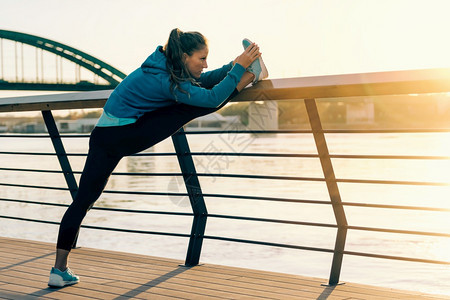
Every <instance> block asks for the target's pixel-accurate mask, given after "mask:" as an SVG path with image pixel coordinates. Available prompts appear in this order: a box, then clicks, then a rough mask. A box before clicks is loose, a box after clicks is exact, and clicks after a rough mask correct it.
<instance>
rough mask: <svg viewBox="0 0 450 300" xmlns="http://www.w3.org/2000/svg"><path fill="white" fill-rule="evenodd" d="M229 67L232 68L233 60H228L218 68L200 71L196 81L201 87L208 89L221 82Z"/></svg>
mask: <svg viewBox="0 0 450 300" xmlns="http://www.w3.org/2000/svg"><path fill="white" fill-rule="evenodd" d="M231 68H233V62H230V63H229V64H226V65H224V66H222V67H221V68H219V69H216V70H212V71H208V72H205V73H202V75H200V79H199V80H198V82H199V83H200V85H201V86H202V87H204V88H206V89H210V88H212V87H214V86H215V85H216V84H218V83H219V82H221V81H222V80H223V79H224V78H225V76H227V74H228V72H229V71H230V70H231Z"/></svg>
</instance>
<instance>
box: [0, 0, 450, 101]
mask: <svg viewBox="0 0 450 300" xmlns="http://www.w3.org/2000/svg"><path fill="white" fill-rule="evenodd" d="M449 14H450V1H449V0H257V1H256V0H245V1H244V0H226V1H219V0H191V1H186V0H170V1H165V0H160V1H155V0H76V1H74V0H70V1H68V0H0V29H6V30H14V31H19V32H25V33H29V34H33V35H38V36H42V37H45V38H49V39H52V40H55V41H58V42H61V43H64V44H67V45H70V46H72V47H75V48H77V49H80V50H82V51H84V52H87V53H89V54H91V55H93V56H95V57H97V58H99V59H101V60H103V61H105V62H107V63H109V64H111V65H113V66H114V67H116V68H118V69H119V70H121V71H123V72H125V73H130V72H131V71H133V70H134V69H135V68H137V67H139V66H140V64H141V63H142V62H143V61H144V60H145V58H146V57H147V56H148V55H149V54H150V53H151V52H153V51H154V49H155V48H156V46H158V45H162V44H164V43H165V42H166V41H167V38H168V35H169V32H170V30H171V29H173V28H176V27H178V28H180V29H181V30H183V31H199V32H201V33H203V34H204V35H205V36H206V37H207V38H208V40H209V48H210V51H209V58H208V63H209V67H210V68H209V69H214V68H217V67H220V66H222V65H223V64H225V63H227V62H229V61H231V60H233V59H234V58H235V57H236V56H238V55H239V54H240V53H241V52H242V45H241V41H242V39H243V38H249V39H250V40H252V41H255V42H256V43H258V44H259V46H260V48H261V52H262V53H263V59H264V61H265V63H266V65H267V67H268V70H269V75H270V78H288V77H299V76H316V75H330V74H348V73H363V72H377V71H390V70H408V69H424V68H440V67H450V55H449V53H450V40H449V38H448V32H449V29H450V16H449ZM1 95H2V93H0V96H1Z"/></svg>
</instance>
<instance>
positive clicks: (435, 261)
mask: <svg viewBox="0 0 450 300" xmlns="http://www.w3.org/2000/svg"><path fill="white" fill-rule="evenodd" d="M343 253H344V254H346V255H355V256H365V257H373V258H383V259H392V260H402V261H411V262H422V263H430V264H438V265H450V261H442V260H433V259H422V258H414V257H403V256H392V255H381V254H374V253H364V252H355V251H347V250H344V252H343Z"/></svg>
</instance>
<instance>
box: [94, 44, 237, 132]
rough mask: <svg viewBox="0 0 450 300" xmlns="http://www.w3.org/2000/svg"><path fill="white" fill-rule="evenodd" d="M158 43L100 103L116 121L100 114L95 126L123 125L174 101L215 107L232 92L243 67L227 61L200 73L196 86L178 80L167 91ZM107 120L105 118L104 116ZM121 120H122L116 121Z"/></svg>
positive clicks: (164, 65)
mask: <svg viewBox="0 0 450 300" xmlns="http://www.w3.org/2000/svg"><path fill="white" fill-rule="evenodd" d="M166 61H167V60H166V57H165V55H164V53H163V52H162V46H158V47H157V48H156V50H155V52H153V53H152V54H151V55H150V56H149V57H148V58H147V59H146V60H145V62H144V63H143V64H142V66H141V67H140V68H138V69H136V70H135V71H133V72H132V73H131V74H129V75H128V76H127V77H126V78H125V79H124V80H123V81H122V82H121V83H120V84H119V85H118V86H117V87H116V89H115V90H114V91H113V92H112V94H111V95H110V96H109V98H108V101H107V102H106V104H105V106H104V108H103V109H104V115H105V113H106V115H107V116H108V117H109V119H111V117H112V118H113V119H116V121H117V122H108V121H107V122H104V120H102V118H104V117H105V116H104V115H102V117H101V118H100V120H99V123H98V124H97V126H114V125H125V124H129V123H132V122H133V120H134V121H135V120H137V119H138V118H139V117H140V116H142V115H143V114H144V113H146V112H149V111H153V110H155V109H157V108H161V107H165V106H169V105H174V104H175V103H176V102H180V103H185V104H189V105H193V106H201V107H211V108H213V107H218V106H220V104H222V103H223V102H224V101H225V100H226V99H227V98H228V97H229V96H230V95H231V93H232V92H233V91H234V89H235V88H236V86H237V84H238V83H239V81H240V80H241V77H242V75H243V74H244V72H245V69H244V67H243V66H241V65H240V64H237V63H236V64H234V66H233V64H232V63H231V62H230V63H229V64H227V65H224V66H223V67H222V68H219V69H216V70H213V71H209V72H205V73H202V75H201V76H200V78H199V79H198V83H199V85H200V86H198V85H195V84H192V83H191V82H189V81H185V82H182V83H181V84H180V87H181V88H182V89H183V90H184V91H186V92H187V93H183V92H181V91H180V90H178V89H175V92H174V93H172V91H171V88H170V86H171V81H170V74H169V72H168V71H167V67H166ZM105 119H107V118H105ZM120 120H125V122H119V121H120Z"/></svg>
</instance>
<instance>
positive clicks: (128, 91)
mask: <svg viewBox="0 0 450 300" xmlns="http://www.w3.org/2000/svg"><path fill="white" fill-rule="evenodd" d="M243 44H244V48H245V50H244V52H243V53H242V54H241V55H239V56H238V57H237V58H236V59H234V61H233V62H230V63H229V64H227V65H224V66H223V67H222V68H219V69H217V70H214V71H209V72H205V73H202V71H203V69H204V68H207V67H208V64H207V62H206V59H207V56H208V45H207V41H206V39H205V37H204V36H203V35H202V34H200V33H198V32H182V31H180V30H179V29H177V28H176V29H174V30H172V31H171V33H170V36H169V39H168V41H167V44H166V45H165V46H164V47H162V46H158V47H157V48H156V50H155V52H153V53H152V54H151V55H150V56H149V57H148V58H147V60H146V61H145V62H144V63H143V64H142V66H141V67H140V68H138V69H137V70H135V71H134V72H132V73H131V74H130V75H128V76H127V77H126V78H125V79H124V80H123V81H122V82H121V83H120V84H119V85H118V86H117V88H116V89H115V90H114V91H113V92H112V94H111V95H110V97H109V99H108V101H107V102H106V104H105V106H104V108H103V114H102V116H101V117H100V119H99V120H98V123H97V125H96V127H95V128H94V130H93V131H92V133H91V137H90V140H89V153H88V156H87V159H86V163H85V166H84V169H83V173H82V175H81V178H80V184H79V189H78V192H77V195H76V197H75V200H74V201H73V202H72V204H71V205H70V206H69V208H68V209H67V211H66V212H65V214H64V217H63V218H62V221H61V224H60V228H59V234H58V242H57V245H56V248H57V249H56V261H55V265H54V267H53V268H52V270H51V272H50V279H49V282H48V285H49V286H56V287H63V286H66V285H71V284H75V283H77V282H79V280H80V279H79V277H78V276H77V275H75V274H74V273H73V272H72V271H71V270H70V269H69V267H68V257H69V253H70V250H71V249H72V246H73V245H74V242H75V240H76V237H77V235H78V231H79V229H80V225H81V222H82V220H83V218H84V217H85V215H86V213H87V211H88V210H89V209H90V208H91V207H92V205H93V204H94V202H95V201H96V200H97V199H98V198H99V197H100V194H101V193H102V191H103V189H104V187H105V185H106V183H107V181H108V178H109V176H110V175H111V173H112V171H113V170H114V168H115V167H116V166H117V164H118V163H119V161H120V160H121V159H122V157H124V156H128V155H132V154H135V153H138V152H140V151H143V150H145V149H147V148H150V147H152V146H154V145H155V144H157V143H158V142H160V141H162V140H164V139H166V138H168V137H169V136H171V135H172V134H174V133H175V132H177V131H178V129H180V128H181V127H182V126H183V125H185V124H186V123H188V122H189V121H191V120H193V119H195V118H197V117H200V116H203V115H206V114H209V113H211V112H214V111H216V110H218V109H219V108H221V107H222V106H224V105H225V104H226V103H227V102H228V100H229V99H230V98H231V97H233V96H235V95H236V94H237V93H238V92H239V91H241V90H242V89H243V88H244V87H246V86H247V85H248V84H249V83H251V82H256V81H258V80H261V79H263V78H265V77H267V70H266V68H265V66H264V64H263V62H262V59H261V53H260V52H259V47H258V46H257V45H256V44H254V43H250V42H249V41H248V40H244V42H243Z"/></svg>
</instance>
